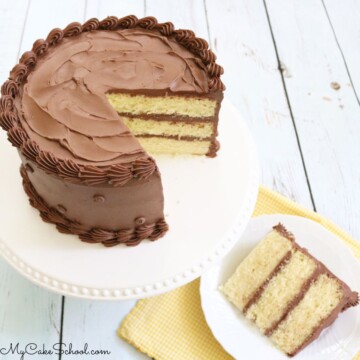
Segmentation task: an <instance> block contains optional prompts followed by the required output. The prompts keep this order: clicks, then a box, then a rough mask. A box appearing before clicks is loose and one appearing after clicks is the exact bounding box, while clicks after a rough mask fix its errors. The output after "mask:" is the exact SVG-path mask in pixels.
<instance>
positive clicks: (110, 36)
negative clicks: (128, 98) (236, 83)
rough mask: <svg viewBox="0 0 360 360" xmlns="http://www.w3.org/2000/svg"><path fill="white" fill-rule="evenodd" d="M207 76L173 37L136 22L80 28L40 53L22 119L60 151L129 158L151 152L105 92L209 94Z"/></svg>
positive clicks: (84, 157)
mask: <svg viewBox="0 0 360 360" xmlns="http://www.w3.org/2000/svg"><path fill="white" fill-rule="evenodd" d="M208 81H209V78H208V72H207V71H206V66H205V65H204V63H203V62H202V61H201V60H200V59H199V58H198V57H197V56H196V55H195V54H194V53H192V52H191V51H189V50H188V49H186V48H185V47H183V46H181V45H180V44H178V43H177V42H176V41H175V40H174V39H173V38H172V37H167V36H163V35H162V34H160V33H159V32H156V31H151V30H145V29H139V28H134V29H122V30H115V31H106V30H99V31H91V32H83V33H81V34H80V35H78V36H75V37H69V38H64V39H63V41H62V42H61V43H60V44H59V45H57V46H54V47H52V48H49V49H48V52H47V53H46V55H45V56H43V57H42V58H41V59H38V61H37V63H36V66H35V68H34V70H33V71H32V72H31V73H30V74H29V75H28V77H27V82H26V83H25V84H24V86H23V90H22V111H23V114H24V116H23V117H22V119H21V122H22V125H23V127H24V128H25V130H26V132H27V133H28V135H29V137H30V138H31V139H32V140H35V141H36V143H37V144H38V145H39V146H40V147H41V148H42V149H44V150H47V151H50V152H52V153H53V154H54V155H55V156H57V157H60V158H73V159H75V160H76V161H77V162H80V163H87V164H101V165H107V164H111V163H113V161H114V160H115V159H116V161H120V162H122V161H129V160H133V159H136V158H139V157H140V158H141V157H143V156H144V155H146V154H145V153H144V150H143V149H142V147H141V146H140V144H139V143H138V141H137V140H136V139H135V138H134V137H133V136H132V135H131V134H130V133H129V130H128V129H127V128H126V126H125V125H124V124H123V123H122V121H121V119H120V117H119V116H118V114H117V113H116V111H115V110H114V109H113V108H112V107H111V105H110V104H109V102H108V100H107V99H106V96H105V94H106V93H108V92H110V91H112V90H116V91H124V92H126V91H135V92H136V91H138V92H143V93H146V92H150V91H151V90H157V91H164V92H165V91H167V92H172V93H184V92H186V93H195V94H206V93H208V92H209V85H208Z"/></svg>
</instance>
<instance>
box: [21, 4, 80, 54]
mask: <svg viewBox="0 0 360 360" xmlns="http://www.w3.org/2000/svg"><path fill="white" fill-rule="evenodd" d="M69 9H71V10H70V11H69ZM84 14H85V0H77V1H72V0H61V1H47V0H31V5H30V8H29V14H28V18H27V21H26V27H25V31H24V36H23V40H22V44H21V53H23V52H24V51H27V50H31V48H32V45H33V43H34V41H35V40H37V39H44V38H46V36H47V34H48V33H49V32H50V30H52V29H53V28H56V27H58V28H61V29H63V28H64V27H65V26H67V25H68V24H70V23H71V22H73V21H79V22H83V21H84Z"/></svg>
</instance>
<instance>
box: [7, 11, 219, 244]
mask: <svg viewBox="0 0 360 360" xmlns="http://www.w3.org/2000/svg"><path fill="white" fill-rule="evenodd" d="M222 73H223V69H222V67H221V66H219V65H218V64H217V63H216V56H215V55H214V53H213V52H212V51H211V50H210V49H209V48H208V44H207V42H206V41H205V40H203V39H200V38H197V37H196V36H195V35H194V33H193V32H192V31H190V30H175V29H174V26H173V24H172V23H170V22H167V23H158V22H157V20H156V19H155V18H153V17H146V18H142V19H137V18H136V17H135V16H132V15H131V16H127V17H124V18H121V19H118V18H116V17H114V16H111V17H107V18H106V19H104V20H102V21H99V20H97V19H90V20H88V21H87V22H85V23H84V24H83V25H81V24H80V23H71V24H70V25H68V26H67V27H66V28H65V29H64V30H61V29H58V28H56V29H53V30H52V31H51V32H50V33H49V35H48V36H47V37H46V39H45V40H42V39H40V40H37V41H35V43H34V45H33V48H32V50H31V51H27V52H25V53H24V54H23V55H22V56H21V58H20V62H19V64H17V65H16V66H15V67H14V68H13V69H12V71H11V72H10V77H9V80H8V81H6V82H5V83H4V84H3V86H2V88H1V94H2V97H1V100H0V101H1V102H0V125H1V127H2V128H3V129H4V130H6V131H7V133H8V139H9V141H10V142H11V143H12V145H14V146H15V147H17V148H18V152H19V155H20V157H21V161H22V166H21V171H20V172H21V176H22V178H23V185H24V189H25V191H26V193H27V195H28V196H29V199H30V203H31V205H32V206H34V207H35V208H37V209H38V210H39V211H40V215H41V217H42V219H43V220H44V221H46V222H49V223H53V224H55V225H56V227H57V229H58V230H59V231H60V232H62V233H68V234H76V235H78V236H79V237H80V239H81V240H83V241H85V242H89V243H102V244H104V245H105V246H113V245H116V244H120V243H123V244H126V245H129V246H130V245H131V246H132V245H137V244H139V243H140V242H141V241H142V240H144V239H149V240H156V239H158V238H160V237H161V236H163V235H164V234H165V233H166V231H167V230H168V225H167V223H166V221H165V218H164V198H163V189H162V183H161V176H160V172H159V169H158V166H157V164H156V162H155V160H154V158H153V157H152V154H167V155H198V156H205V155H206V156H209V157H213V156H215V155H216V152H217V150H218V148H219V144H218V142H217V140H216V136H217V124H218V115H219V109H220V105H221V101H222V98H223V90H224V85H223V84H222V82H221V80H220V75H221V74H222ZM174 166H176V163H175V161H174ZM192 175H194V174H192ZM184 176H187V175H186V174H184Z"/></svg>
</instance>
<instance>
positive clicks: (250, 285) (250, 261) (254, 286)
mask: <svg viewBox="0 0 360 360" xmlns="http://www.w3.org/2000/svg"><path fill="white" fill-rule="evenodd" d="M291 248H292V242H291V241H290V240H289V239H287V238H285V237H283V236H282V235H280V234H279V233H278V232H277V231H275V230H273V231H271V232H270V233H269V234H268V235H267V236H266V237H265V239H264V240H262V241H261V242H260V243H259V244H258V245H257V246H256V247H255V248H254V249H253V250H252V251H251V253H250V254H249V255H248V256H247V257H246V258H245V260H243V262H242V263H241V264H240V265H239V266H238V268H237V269H236V271H235V273H234V274H233V275H232V276H231V277H230V279H229V280H228V281H227V282H226V283H225V285H224V286H223V287H222V288H221V290H222V291H223V293H224V294H225V295H226V296H227V297H228V299H229V300H230V301H231V302H232V303H233V304H234V305H235V306H236V307H238V308H239V309H240V310H241V311H243V309H244V307H245V306H246V305H247V303H248V302H249V300H250V299H251V298H252V296H253V295H254V293H255V292H256V290H258V288H259V287H260V286H261V285H262V284H263V283H264V282H265V280H266V279H267V278H268V277H269V275H270V274H271V272H272V271H273V270H274V269H275V268H276V266H277V265H278V264H279V263H280V261H281V260H282V259H283V258H284V256H285V255H286V254H287V253H288V252H289V251H290V250H291Z"/></svg>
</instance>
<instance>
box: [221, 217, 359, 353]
mask: <svg viewBox="0 0 360 360" xmlns="http://www.w3.org/2000/svg"><path fill="white" fill-rule="evenodd" d="M221 291H222V292H223V293H224V294H225V296H226V297H227V298H228V299H229V300H230V302H231V303H232V304H234V305H235V306H236V307H237V308H238V309H239V310H240V311H241V312H242V313H243V314H244V315H245V317H246V318H247V319H249V320H251V321H252V322H254V323H255V325H256V326H257V327H258V328H259V329H260V331H261V332H262V333H263V334H264V335H266V336H268V337H269V338H270V340H271V341H272V342H273V343H274V344H275V345H276V346H277V347H278V348H279V349H280V350H282V351H283V352H285V353H286V354H287V355H289V356H294V355H295V354H297V353H298V352H299V351H300V350H302V349H303V348H304V347H306V346H307V345H308V344H310V343H311V342H312V341H313V340H315V339H316V338H317V337H318V336H319V335H320V333H321V331H322V330H323V329H324V328H326V327H327V326H329V325H331V324H332V323H333V322H334V321H335V320H336V318H337V316H338V315H339V313H340V312H342V311H344V310H346V309H347V308H348V307H351V306H355V305H357V304H358V301H359V298H358V294H357V293H356V292H353V291H351V290H350V288H349V287H348V286H347V285H346V284H345V283H344V282H343V281H341V280H340V279H338V278H337V277H336V276H335V275H334V274H333V273H332V272H330V270H329V269H328V268H327V267H326V266H325V265H324V264H323V263H321V262H320V261H318V260H317V259H315V258H314V257H313V256H311V255H310V254H309V252H308V251H307V250H306V249H304V248H302V247H300V246H299V245H298V244H297V243H296V242H295V238H294V235H293V234H291V233H290V232H288V231H287V230H286V228H285V227H284V226H283V225H282V224H278V225H276V226H274V228H273V230H272V231H271V232H270V233H269V234H268V235H267V236H266V237H265V238H264V239H263V240H262V241H261V242H260V243H259V244H258V245H257V246H256V247H255V248H254V249H253V250H252V251H251V252H250V254H249V255H248V256H247V257H246V258H245V259H244V260H243V261H242V262H241V264H240V265H239V266H238V267H237V269H236V270H235V273H234V274H233V275H232V276H231V277H230V278H229V279H228V280H227V282H226V283H225V284H224V285H223V286H222V287H221Z"/></svg>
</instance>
